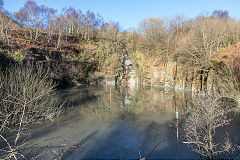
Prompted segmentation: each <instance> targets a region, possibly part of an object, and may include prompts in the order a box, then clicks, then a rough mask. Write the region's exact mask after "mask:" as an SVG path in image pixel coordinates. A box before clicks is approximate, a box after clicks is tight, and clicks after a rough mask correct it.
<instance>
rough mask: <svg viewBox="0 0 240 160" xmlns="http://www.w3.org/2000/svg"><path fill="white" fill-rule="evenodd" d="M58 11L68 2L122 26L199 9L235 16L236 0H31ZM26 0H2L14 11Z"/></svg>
mask: <svg viewBox="0 0 240 160" xmlns="http://www.w3.org/2000/svg"><path fill="white" fill-rule="evenodd" d="M35 1H36V2H37V4H39V5H45V6H48V7H51V8H54V9H57V10H58V11H59V12H60V11H61V9H62V8H64V7H70V6H72V7H73V8H75V9H80V10H82V11H83V12H84V13H85V12H86V11H87V10H90V11H92V12H94V13H99V14H100V15H101V16H102V17H103V18H104V20H105V21H106V22H108V21H114V22H119V24H120V26H121V27H122V29H130V28H137V27H138V25H139V22H140V21H141V20H143V19H144V18H147V17H170V18H171V17H174V16H176V15H180V16H185V17H186V18H195V17H196V16H198V15H200V14H201V13H212V12H213V11H214V10H227V11H229V15H230V17H233V18H236V19H239V17H240V9H239V7H240V0H35ZM25 2H26V0H4V8H5V9H7V10H8V11H10V12H16V11H18V10H19V9H20V8H21V7H23V5H24V3H25Z"/></svg>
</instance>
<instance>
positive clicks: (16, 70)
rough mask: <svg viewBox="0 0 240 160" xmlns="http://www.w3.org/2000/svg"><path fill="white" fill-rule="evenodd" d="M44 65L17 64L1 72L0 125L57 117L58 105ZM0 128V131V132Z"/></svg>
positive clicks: (26, 123) (59, 106) (27, 123)
mask: <svg viewBox="0 0 240 160" xmlns="http://www.w3.org/2000/svg"><path fill="white" fill-rule="evenodd" d="M54 87H55V85H54V84H53V82H52V80H50V79H49V72H48V71H46V70H45V69H44V67H43V65H39V64H35V65H34V64H33V63H30V62H27V63H25V64H17V65H15V66H13V67H12V68H11V69H9V70H8V72H7V73H1V75H0V91H1V92H0V109H1V110H0V125H1V126H2V128H1V129H3V128H4V126H11V125H17V124H19V123H20V121H22V123H23V124H24V125H29V124H32V123H35V122H39V121H41V120H45V119H50V120H52V119H53V118H54V117H56V116H58V115H59V113H60V111H61V105H60V104H59V102H58V99H59V97H58V96H57V94H56V93H55V91H54ZM1 126H0V127H1ZM1 129H0V132H1Z"/></svg>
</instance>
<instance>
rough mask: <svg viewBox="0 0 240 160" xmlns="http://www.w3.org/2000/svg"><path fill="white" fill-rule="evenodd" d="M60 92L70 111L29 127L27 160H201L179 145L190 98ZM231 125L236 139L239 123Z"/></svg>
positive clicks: (120, 91) (143, 92)
mask: <svg viewBox="0 0 240 160" xmlns="http://www.w3.org/2000/svg"><path fill="white" fill-rule="evenodd" d="M60 94H61V95H63V98H64V99H65V100H67V101H68V105H69V106H71V108H69V109H68V111H67V113H66V114H64V115H63V116H61V118H60V119H58V120H57V121H56V122H54V123H50V124H44V125H42V126H41V127H39V126H38V127H35V128H33V129H32V132H33V133H32V136H31V140H28V141H27V142H26V143H25V147H30V148H31V149H29V150H27V151H26V153H27V158H30V157H31V158H32V157H34V156H36V155H41V156H40V157H39V159H53V158H57V157H58V156H59V155H61V153H63V154H62V157H61V158H63V159H67V160H71V159H97V158H98V159H139V157H140V155H141V157H142V158H143V157H147V156H148V157H147V158H148V159H154V158H155V159H156V158H158V159H183V158H184V159H197V158H199V157H198V156H197V155H196V154H195V153H194V152H192V151H191V150H189V149H188V148H187V146H186V144H183V143H182V142H183V141H184V135H183V134H184V132H183V127H182V126H183V125H184V124H182V123H179V125H178V132H177V127H176V126H177V121H176V111H178V112H179V119H182V118H183V117H184V113H185V112H186V110H187V108H188V107H191V106H192V99H191V94H186V93H183V92H176V91H171V90H169V91H167V90H164V89H160V88H142V89H137V88H135V89H130V88H121V87H120V88H115V87H107V88H100V87H92V88H72V89H67V90H63V91H60ZM233 124H234V126H231V127H233V128H234V130H235V132H236V133H235V134H236V135H238V134H239V131H240V127H239V125H238V124H239V120H238V121H237V122H235V121H234V123H233ZM231 127H230V128H231ZM228 129H229V128H228V127H227V128H226V127H225V130H228ZM177 137H178V138H177ZM154 148H155V149H154Z"/></svg>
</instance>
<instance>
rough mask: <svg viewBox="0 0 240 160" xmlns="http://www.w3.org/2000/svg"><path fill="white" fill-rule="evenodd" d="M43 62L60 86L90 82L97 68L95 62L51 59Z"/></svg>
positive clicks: (65, 86)
mask: <svg viewBox="0 0 240 160" xmlns="http://www.w3.org/2000/svg"><path fill="white" fill-rule="evenodd" d="M43 63H44V65H45V66H46V67H47V68H48V69H49V72H50V76H51V78H53V79H54V81H55V82H57V84H58V87H59V88H67V87H71V86H79V85H82V84H87V83H89V82H90V81H91V79H90V75H91V74H93V72H94V71H95V69H96V65H95V64H89V63H81V62H72V61H49V62H43Z"/></svg>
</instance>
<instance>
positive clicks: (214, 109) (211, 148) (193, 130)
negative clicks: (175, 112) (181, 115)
mask: <svg viewBox="0 0 240 160" xmlns="http://www.w3.org/2000/svg"><path fill="white" fill-rule="evenodd" d="M196 103H197V104H196V106H195V108H193V109H191V110H190V111H189V116H188V117H187V119H186V124H185V128H184V130H185V138H186V142H184V143H186V144H187V145H188V146H189V147H190V148H191V149H192V150H193V151H195V152H196V153H198V154H199V155H200V156H201V157H205V158H207V159H215V158H216V159H217V158H233V157H231V156H233V155H234V154H233V153H232V152H233V151H236V149H237V148H234V146H232V144H231V143H230V140H229V139H228V138H227V137H226V139H225V142H223V143H221V142H216V141H215V139H214V137H215V135H216V129H217V128H219V127H222V126H225V125H228V124H229V123H230V121H231V119H230V118H229V117H228V116H227V115H228V114H229V113H230V112H231V109H229V107H228V108H222V106H221V103H220V101H219V98H213V99H212V98H209V97H203V98H197V100H196ZM229 146H231V147H229ZM225 156H227V157H225Z"/></svg>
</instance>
